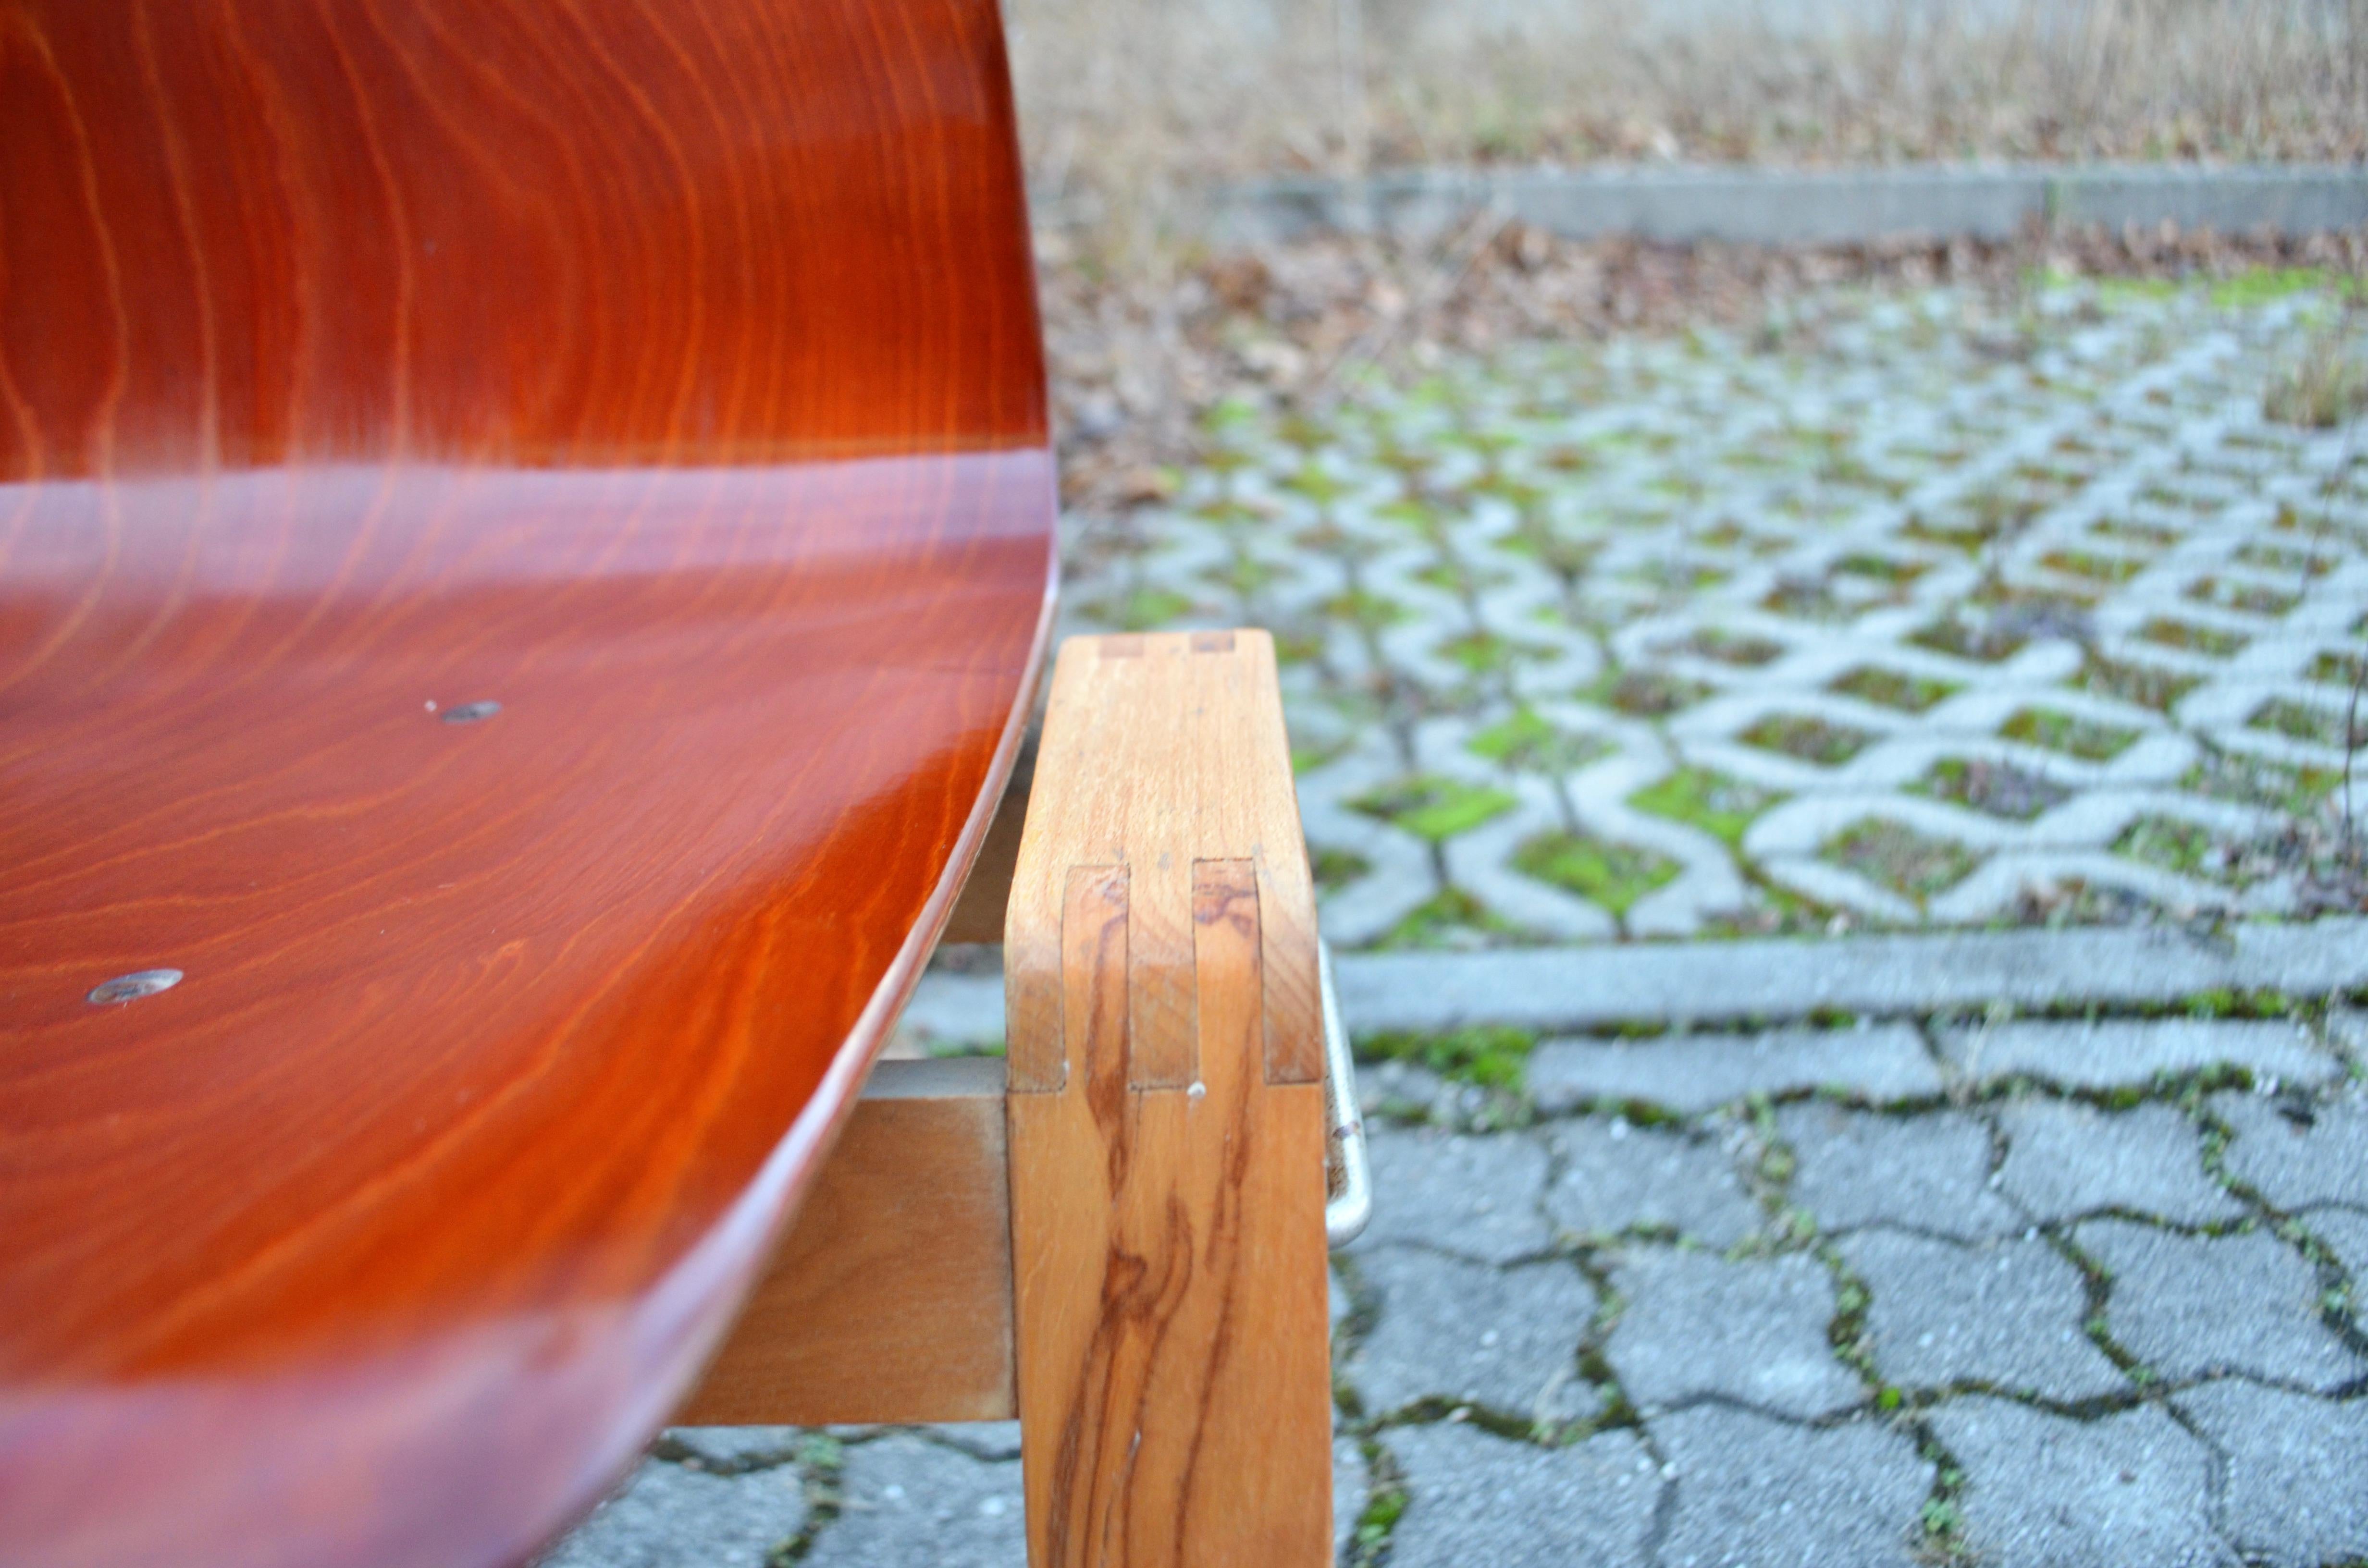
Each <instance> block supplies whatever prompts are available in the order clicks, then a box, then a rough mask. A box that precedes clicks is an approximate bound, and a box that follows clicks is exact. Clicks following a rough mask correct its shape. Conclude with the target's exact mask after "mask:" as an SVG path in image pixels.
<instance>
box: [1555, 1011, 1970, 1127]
mask: <svg viewBox="0 0 2368 1568" xmlns="http://www.w3.org/2000/svg"><path fill="white" fill-rule="evenodd" d="M1812 1089H1825V1090H1828V1091H1832V1092H1837V1093H1839V1094H1843V1095H1846V1096H1852V1097H1855V1098H1860V1099H1865V1100H1870V1101H1873V1102H1876V1103H1883V1102H1887V1101H1893V1100H1907V1099H1919V1098H1923V1097H1926V1096H1932V1095H1937V1094H1939V1093H1940V1092H1941V1074H1940V1071H1939V1069H1938V1068H1936V1067H1935V1066H1934V1065H1933V1063H1932V1058H1931V1057H1930V1054H1929V1053H1927V1052H1926V1051H1925V1049H1924V1042H1923V1040H1922V1038H1921V1037H1920V1036H1918V1034H1917V1032H1916V1030H1915V1029H1913V1028H1909V1027H1908V1026H1907V1025H1905V1024H1885V1025H1883V1026H1881V1027H1870V1028H1852V1029H1807V1028H1789V1029H1763V1030H1761V1031H1760V1032H1759V1033H1757V1034H1749V1035H1709V1034H1705V1035H1693V1036H1687V1037H1680V1038H1679V1039H1675V1040H1654V1041H1652V1042H1650V1043H1649V1044H1647V1043H1643V1042H1637V1041H1614V1040H1547V1041H1544V1042H1543V1043H1542V1044H1541V1045H1539V1047H1538V1048H1537V1050H1536V1051H1533V1052H1532V1053H1531V1057H1530V1093H1531V1095H1532V1096H1534V1097H1535V1098H1536V1100H1537V1102H1538V1108H1539V1109H1541V1110H1543V1111H1546V1112H1548V1113H1549V1114H1558V1113H1560V1112H1564V1111H1568V1110H1573V1109H1577V1108H1582V1107H1584V1106H1587V1105H1589V1104H1595V1103H1610V1104H1614V1105H1616V1104H1621V1103H1624V1102H1629V1101H1641V1102H1644V1103H1645V1104H1648V1105H1653V1106H1657V1107H1659V1108H1663V1109H1666V1110H1670V1111H1674V1112H1676V1113H1678V1114H1679V1115H1681V1116H1691V1115H1694V1114H1696V1113H1698V1112H1701V1111H1705V1110H1709V1109H1711V1108H1713V1107H1715V1106H1721V1105H1729V1104H1733V1103H1735V1102H1737V1101H1740V1100H1742V1099H1744V1098H1745V1097H1746V1096H1750V1095H1755V1094H1759V1095H1767V1096H1771V1097H1774V1096H1784V1095H1792V1094H1799V1093H1803V1092H1805V1091H1808V1090H1812Z"/></svg>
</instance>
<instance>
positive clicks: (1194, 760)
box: [1004, 632, 1332, 1568]
mask: <svg viewBox="0 0 2368 1568" xmlns="http://www.w3.org/2000/svg"><path fill="white" fill-rule="evenodd" d="M1179 927H1180V936H1179V931H1178V928H1179ZM1004 952H1005V971H1006V983H1007V986H1008V1011H1009V1017H1008V1046H1009V1051H1010V1073H1011V1087H1012V1093H1011V1095H1010V1098H1009V1102H1008V1103H1009V1114H1010V1126H1011V1201H1012V1250H1013V1263H1014V1267H1015V1270H1016V1296H1017V1303H1018V1310H1019V1412H1020V1420H1021V1424H1022V1428H1021V1430H1022V1436H1021V1446H1022V1460H1023V1470H1024V1472H1025V1486H1026V1492H1027V1499H1028V1534H1029V1551H1030V1562H1031V1563H1033V1564H1035V1565H1036V1568H1056V1565H1057V1568H1153V1565H1158V1568H1170V1565H1173V1568H1202V1565H1205V1568H1216V1565H1219V1564H1226V1565H1231V1564H1244V1563H1258V1564H1261V1565H1269V1564H1270V1565H1274V1568H1315V1565H1316V1564H1320V1563H1323V1562H1328V1561H1329V1559H1330V1555H1331V1550H1332V1548H1331V1457H1330V1437H1331V1374H1330V1361H1329V1352H1328V1344H1327V1338H1328V1334H1327V1322H1326V1301H1325V1241H1324V1201H1325V1179H1326V1178H1325V1165H1324V1160H1325V1117H1324V1088H1323V1084H1322V1082H1321V1078H1320V1074H1321V1060H1322V1056H1321V1051H1322V1037H1321V1035H1320V1033H1319V1032H1318V1031H1319V1030H1320V1028H1321V1024H1320V1020H1319V1019H1317V1018H1316V1017H1315V1016H1314V1015H1313V1012H1312V1009H1305V1008H1304V1007H1303V999H1304V1001H1305V1002H1308V1003H1312V1002H1313V1001H1314V1000H1315V997H1316V995H1317V992H1316V979H1315V906H1314V898H1313V893H1312V889H1311V887H1310V884H1309V881H1308V876H1307V868H1306V858H1305V851H1304V846H1303V843H1302V840H1301V837H1300V830H1299V820H1298V812H1297V808H1296V804H1295V801H1294V800H1293V796H1292V785H1291V764H1290V752H1289V748H1288V745H1287V744H1286V743H1285V740H1284V736H1283V729H1282V719H1281V699H1280V696H1279V693H1278V691H1277V689H1276V686H1275V674H1274V654H1273V645H1272V643H1271V642H1270V641H1269V639H1268V638H1267V636H1266V635H1265V633H1263V632H1229V633H1191V634H1178V635H1175V636H1162V637H1144V638H1102V639H1086V638H1081V639H1076V640H1073V641H1071V642H1069V643H1068V644H1066V645H1065V646H1064V649H1063V650H1062V653H1061V658H1060V663H1059V665H1058V667H1057V669H1056V672H1055V675H1054V678H1053V691H1052V700H1051V705H1050V707H1049V709H1048V710H1047V713H1046V717H1045V722H1044V732H1043V739H1042V751H1041V753H1040V756H1039V762H1038V768H1037V773H1036V779H1035V786H1034V790H1033V794H1032V798H1031V800H1030V809H1029V816H1028V827H1027V832H1026V835H1025V836H1024V838H1023V840H1022V842H1021V846H1020V852H1019V865H1018V868H1017V869H1016V871H1015V874H1014V877H1013V881H1012V892H1011V905H1010V915H1009V924H1008V926H1007V929H1006V934H1005V949H1004ZM1144 1055H1148V1056H1150V1057H1151V1058H1152V1059H1153V1061H1154V1062H1155V1066H1154V1067H1153V1068H1152V1069H1150V1070H1148V1071H1146V1070H1145V1069H1144V1068H1143V1067H1142V1066H1141V1065H1140V1064H1139V1062H1138V1058H1140V1057H1142V1056H1144ZM1311 1059H1312V1060H1313V1061H1314V1062H1315V1063H1316V1065H1315V1071H1314V1072H1313V1073H1304V1067H1303V1064H1304V1063H1305V1062H1309V1061H1310V1060H1311ZM1179 1074H1180V1075H1182V1077H1183V1081H1182V1082H1181V1083H1175V1082H1172V1081H1171V1080H1173V1079H1174V1078H1175V1077H1177V1076H1178V1075H1179ZM1303 1074H1304V1075H1303Z"/></svg>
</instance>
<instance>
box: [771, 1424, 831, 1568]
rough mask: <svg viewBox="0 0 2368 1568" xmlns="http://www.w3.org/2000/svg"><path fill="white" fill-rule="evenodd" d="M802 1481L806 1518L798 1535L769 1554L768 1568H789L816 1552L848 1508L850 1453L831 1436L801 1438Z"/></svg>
mask: <svg viewBox="0 0 2368 1568" xmlns="http://www.w3.org/2000/svg"><path fill="white" fill-rule="evenodd" d="M797 1463H798V1478H799V1481H800V1483H802V1484H803V1486H804V1488H805V1495H806V1517H805V1523H804V1524H803V1526H802V1527H801V1528H799V1530H798V1533H797V1534H795V1535H793V1536H791V1538H790V1539H789V1540H785V1541H783V1542H781V1543H780V1545H779V1546H776V1547H775V1548H773V1550H772V1551H768V1552H767V1553H766V1554H765V1568H789V1565H790V1564H791V1563H793V1562H803V1561H804V1560H805V1559H806V1557H807V1555H808V1554H809V1553H811V1552H812V1551H814V1541H815V1539H816V1538H817V1537H819V1536H820V1535H821V1534H822V1532H823V1529H824V1528H825V1527H826V1526H827V1525H829V1524H830V1522H831V1521H832V1520H834V1519H836V1518H837V1517H838V1516H839V1511H840V1509H841V1508H843V1507H844V1506H846V1497H847V1491H846V1476H847V1450H846V1449H845V1447H844V1445H842V1444H841V1443H840V1442H839V1440H838V1439H837V1437H832V1436H831V1435H830V1434H828V1433H827V1432H805V1433H802V1434H800V1435H799V1437H798V1452H797Z"/></svg>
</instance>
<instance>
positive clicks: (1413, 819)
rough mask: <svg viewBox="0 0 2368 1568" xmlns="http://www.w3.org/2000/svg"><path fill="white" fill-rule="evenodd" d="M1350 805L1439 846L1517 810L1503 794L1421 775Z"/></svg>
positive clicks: (1450, 779)
mask: <svg viewBox="0 0 2368 1568" xmlns="http://www.w3.org/2000/svg"><path fill="white" fill-rule="evenodd" d="M1349 804H1350V805H1352V806H1354V807H1355V808H1356V809H1357V810H1358V811H1360V812H1364V813H1365V814H1366V815H1368V816H1376V817H1380V818H1381V819H1383V821H1384V822H1388V823H1391V824H1394V825H1395V826H1398V827H1401V828H1404V829H1405V830H1406V832H1408V833H1411V834H1413V835H1416V836H1417V837H1420V838H1428V839H1429V840H1431V841H1432V842H1433V843H1437V842H1439V841H1440V840H1441V839H1448V838H1452V837H1454V836H1455V835H1457V834H1459V833H1469V832H1471V831H1472V830H1473V829H1474V828H1475V827H1478V826H1479V825H1480V824H1483V823H1485V822H1487V821H1489V820H1490V819H1491V818H1493V817H1497V816H1501V815H1502V814H1504V813H1505V812H1508V811H1510V810H1512V809H1513V805H1514V800H1513V797H1512V796H1511V795H1510V794H1508V793H1507V792H1506V791H1505V790H1491V789H1487V788H1485V787H1482V786H1478V785H1472V784H1466V783H1463V781H1461V780H1460V779H1454V778H1441V777H1440V776H1438V775H1436V774H1417V775H1416V776H1414V777H1412V778H1401V779H1399V780H1398V781H1397V782H1396V783H1394V784H1385V785H1383V787H1382V788H1380V789H1378V790H1371V791H1369V792H1368V793H1366V794H1364V795H1361V796H1359V797H1358V798H1357V799H1356V800H1354V801H1350V802H1349Z"/></svg>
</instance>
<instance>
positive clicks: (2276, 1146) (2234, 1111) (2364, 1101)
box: [2211, 1095, 2368, 1209]
mask: <svg viewBox="0 0 2368 1568" xmlns="http://www.w3.org/2000/svg"><path fill="white" fill-rule="evenodd" d="M2211 1107H2212V1113H2213V1114H2214V1116H2217V1117H2218V1118H2220V1119H2221V1120H2223V1121H2225V1122H2226V1123H2227V1124H2228V1127H2229V1130H2230V1131H2232V1132H2234V1133H2235V1134H2236V1136H2234V1137H2233V1138H2231V1139H2229V1141H2228V1147H2227V1150H2226V1153H2223V1154H2222V1155H2221V1159H2222V1161H2223V1163H2224V1164H2225V1165H2226V1166H2227V1170H2228V1174H2229V1175H2230V1176H2234V1177H2236V1178H2237V1180H2238V1181H2240V1182H2243V1183H2245V1184H2246V1185H2247V1186H2248V1187H2252V1188H2253V1189H2254V1190H2256V1191H2258V1192H2259V1193H2260V1195H2261V1196H2262V1197H2263V1198H2264V1199H2268V1200H2269V1201H2270V1202H2271V1203H2274V1204H2276V1205H2277V1206H2278V1207H2279V1208H2281V1209H2301V1208H2305V1207H2307V1206H2309V1205H2311V1204H2314V1203H2349V1204H2351V1205H2352V1206H2353V1207H2355V1208H2360V1209H2368V1097H2362V1096H2357V1095H2353V1096H2345V1097H2343V1098H2341V1099H2339V1100H2334V1101H2331V1102H2328V1103H2325V1104H2319V1105H2313V1104H2311V1103H2310V1102H2308V1101H2306V1100H2305V1101H2298V1100H2284V1101H2278V1100H2271V1099H2267V1098H2264V1097H2262V1096H2258V1095H2214V1096H2212V1100H2211Z"/></svg>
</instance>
